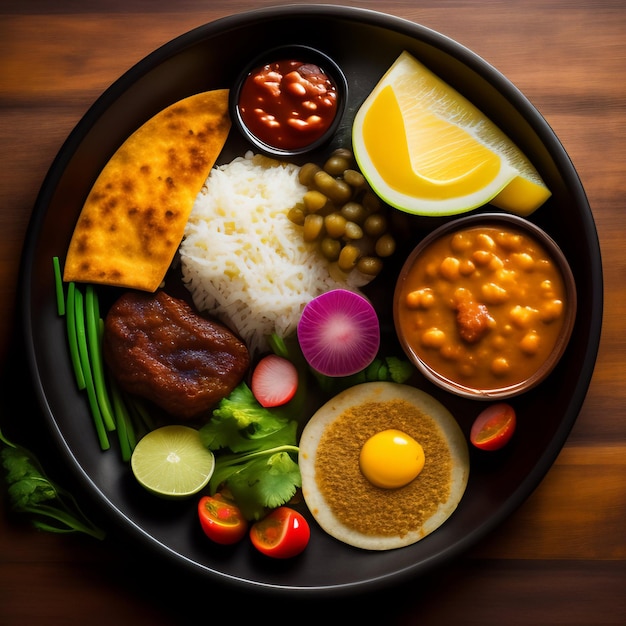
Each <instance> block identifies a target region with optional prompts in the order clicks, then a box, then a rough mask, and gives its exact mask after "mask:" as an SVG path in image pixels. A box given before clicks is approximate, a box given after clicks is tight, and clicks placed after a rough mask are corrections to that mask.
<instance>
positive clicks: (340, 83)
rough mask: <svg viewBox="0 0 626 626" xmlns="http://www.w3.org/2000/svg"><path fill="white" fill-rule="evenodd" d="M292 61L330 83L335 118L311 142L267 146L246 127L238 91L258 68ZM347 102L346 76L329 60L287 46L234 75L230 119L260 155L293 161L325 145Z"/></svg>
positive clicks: (316, 52) (320, 54) (317, 53)
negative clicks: (312, 68) (319, 73)
mask: <svg viewBox="0 0 626 626" xmlns="http://www.w3.org/2000/svg"><path fill="white" fill-rule="evenodd" d="M287 60H294V61H298V62H302V63H303V64H313V65H316V66H318V67H319V68H320V69H321V70H322V71H323V72H324V74H326V76H327V77H328V78H329V79H330V82H331V83H332V84H333V86H334V88H335V90H336V94H337V104H336V108H335V116H334V118H333V121H332V122H331V123H330V125H329V126H328V128H327V129H326V130H325V131H324V133H323V134H322V135H318V136H315V137H314V138H313V139H312V140H311V141H309V142H306V143H304V144H302V145H299V146H296V147H291V146H290V147H284V146H280V145H272V144H271V142H269V141H267V140H263V139H261V138H259V137H257V135H255V133H254V132H253V131H252V130H251V129H250V128H249V127H248V125H247V124H246V122H245V119H244V116H243V115H242V111H241V108H240V100H241V91H242V88H243V86H244V83H245V82H246V80H247V78H248V77H249V76H250V75H251V74H252V73H254V72H255V70H257V69H258V68H262V67H263V66H264V65H266V64H268V63H273V62H280V61H287ZM347 101H348V81H347V80H346V76H345V74H344V73H343V71H342V70H341V68H340V67H339V65H337V63H336V62H335V61H333V59H331V58H330V57H329V56H328V55H326V54H325V53H324V52H322V51H320V50H318V49H316V48H312V47H310V46H304V45H296V44H294V45H287V46H280V47H277V48H272V49H270V50H267V51H266V52H264V53H263V54H261V55H259V56H257V57H255V58H254V59H253V60H252V61H251V62H250V63H249V64H248V65H247V66H246V67H245V68H244V70H243V71H242V72H241V73H240V74H239V75H238V77H237V79H236V81H235V83H234V86H233V88H232V89H231V91H230V102H229V107H230V115H231V119H232V121H233V125H234V126H235V128H236V129H238V130H239V132H240V133H241V134H242V135H243V137H244V138H245V139H246V140H247V141H248V142H249V143H251V144H252V145H253V146H254V147H255V148H256V149H257V150H259V151H260V152H262V153H264V154H266V155H269V156H273V157H276V158H286V157H295V156H300V155H304V154H307V153H309V152H313V151H314V150H316V149H318V148H320V147H322V146H323V145H324V144H326V143H327V142H329V141H330V140H331V138H332V137H333V136H334V134H335V133H336V131H337V128H338V126H339V124H340V123H341V119H342V117H343V114H344V112H345V109H346V104H347Z"/></svg>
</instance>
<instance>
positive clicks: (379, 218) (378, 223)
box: [363, 213, 387, 237]
mask: <svg viewBox="0 0 626 626" xmlns="http://www.w3.org/2000/svg"><path fill="white" fill-rule="evenodd" d="M363 230H364V231H365V232H366V233H367V234H368V235H371V236H372V237H378V236H379V235H382V234H383V233H385V232H386V231H387V218H386V217H385V216H384V215H382V214H381V213H373V214H372V215H369V216H368V217H367V218H366V220H365V222H364V223H363Z"/></svg>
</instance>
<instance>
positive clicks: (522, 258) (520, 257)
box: [511, 252, 535, 272]
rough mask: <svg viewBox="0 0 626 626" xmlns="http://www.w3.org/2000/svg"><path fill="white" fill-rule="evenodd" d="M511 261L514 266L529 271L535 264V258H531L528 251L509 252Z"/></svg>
mask: <svg viewBox="0 0 626 626" xmlns="http://www.w3.org/2000/svg"><path fill="white" fill-rule="evenodd" d="M511 263H512V264H513V265H515V267H519V269H521V270H524V271H525V272H529V271H530V270H532V269H533V266H534V265H535V259H533V257H532V256H530V254H528V252H514V253H513V254H511Z"/></svg>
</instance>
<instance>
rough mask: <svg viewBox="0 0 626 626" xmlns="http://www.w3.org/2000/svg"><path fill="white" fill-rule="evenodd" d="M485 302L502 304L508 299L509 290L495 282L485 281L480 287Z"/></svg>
mask: <svg viewBox="0 0 626 626" xmlns="http://www.w3.org/2000/svg"><path fill="white" fill-rule="evenodd" d="M480 293H481V295H482V298H483V300H484V302H485V304H502V302H506V301H507V300H508V299H509V292H508V291H507V290H506V289H504V287H501V286H500V285H498V284H496V283H485V284H483V285H482V286H481V288H480Z"/></svg>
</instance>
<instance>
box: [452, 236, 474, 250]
mask: <svg viewBox="0 0 626 626" xmlns="http://www.w3.org/2000/svg"><path fill="white" fill-rule="evenodd" d="M471 246H472V239H471V237H470V236H469V235H468V234H467V233H454V235H453V237H452V239H451V240H450V249H451V250H452V252H454V253H455V254H460V253H461V252H465V251H466V250H468V249H469V248H471Z"/></svg>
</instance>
